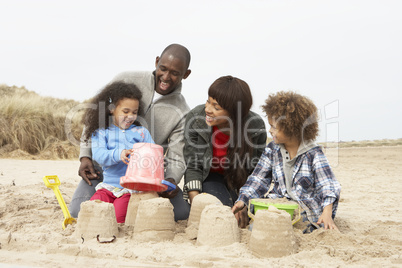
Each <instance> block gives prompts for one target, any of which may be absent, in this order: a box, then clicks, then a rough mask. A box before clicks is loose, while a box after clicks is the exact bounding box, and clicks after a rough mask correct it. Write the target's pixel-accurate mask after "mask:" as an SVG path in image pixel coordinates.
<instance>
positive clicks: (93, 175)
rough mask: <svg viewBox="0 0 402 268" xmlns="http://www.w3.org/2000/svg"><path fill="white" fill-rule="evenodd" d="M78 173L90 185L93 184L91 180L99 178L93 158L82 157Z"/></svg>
mask: <svg viewBox="0 0 402 268" xmlns="http://www.w3.org/2000/svg"><path fill="white" fill-rule="evenodd" d="M78 175H80V176H81V177H82V179H83V180H84V181H86V182H87V183H88V184H89V185H92V183H91V181H90V180H95V179H99V175H98V172H97V171H96V170H95V169H94V164H93V163H92V160H91V159H89V158H88V157H83V158H81V164H80V168H79V169H78Z"/></svg>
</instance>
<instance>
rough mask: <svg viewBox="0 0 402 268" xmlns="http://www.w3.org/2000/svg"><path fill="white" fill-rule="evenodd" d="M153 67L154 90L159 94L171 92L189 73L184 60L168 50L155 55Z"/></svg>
mask: <svg viewBox="0 0 402 268" xmlns="http://www.w3.org/2000/svg"><path fill="white" fill-rule="evenodd" d="M155 67H156V71H155V91H156V92H158V93H159V94H161V95H167V94H169V93H171V92H172V91H173V90H175V89H176V87H177V86H178V85H179V84H180V82H181V80H182V79H186V78H187V76H188V75H189V74H190V70H186V65H185V62H184V61H183V60H182V59H180V58H176V57H174V56H173V55H171V54H169V53H168V52H167V53H165V54H163V55H162V57H156V61H155Z"/></svg>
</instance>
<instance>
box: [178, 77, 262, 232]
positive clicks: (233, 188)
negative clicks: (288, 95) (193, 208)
mask: <svg viewBox="0 0 402 268" xmlns="http://www.w3.org/2000/svg"><path fill="white" fill-rule="evenodd" d="M252 103H253V99H252V96H251V92H250V88H249V86H248V85H247V83H246V82H244V81H243V80H241V79H239V78H236V77H232V76H223V77H220V78H218V79H217V80H215V82H214V83H213V84H212V85H211V86H210V88H209V90H208V100H207V102H206V104H205V105H199V106H197V107H195V108H194V109H193V110H191V111H190V112H189V113H188V115H187V117H186V127H185V130H184V139H185V146H184V158H185V159H186V164H187V170H186V172H185V175H184V197H185V198H188V199H189V201H190V204H191V202H192V201H193V198H194V197H195V196H196V195H197V194H199V193H202V192H204V193H209V194H212V195H214V196H216V197H217V198H218V199H219V200H220V201H221V202H222V203H223V204H224V205H226V206H229V207H232V206H233V205H234V201H236V199H237V195H238V191H239V189H240V188H241V187H242V186H243V184H244V183H245V181H246V179H247V177H248V175H249V174H250V173H251V172H252V171H253V169H254V167H255V165H256V164H257V163H258V159H259V158H260V156H261V154H262V152H263V150H264V148H265V145H266V139H267V132H266V130H265V124H264V121H263V120H262V118H261V117H260V116H259V115H257V114H256V113H254V112H251V111H250V108H251V105H252ZM239 214H240V215H239ZM236 216H237V219H238V222H239V225H240V226H241V227H245V226H246V225H247V223H248V217H247V208H245V209H244V210H243V211H242V213H238V214H237V215H236Z"/></svg>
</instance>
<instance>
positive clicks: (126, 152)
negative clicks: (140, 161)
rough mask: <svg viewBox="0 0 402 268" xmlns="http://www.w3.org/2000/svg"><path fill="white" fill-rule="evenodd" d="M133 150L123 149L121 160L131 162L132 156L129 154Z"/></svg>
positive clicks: (126, 162)
mask: <svg viewBox="0 0 402 268" xmlns="http://www.w3.org/2000/svg"><path fill="white" fill-rule="evenodd" d="M132 152H133V149H130V150H126V149H125V150H123V151H121V154H120V159H121V161H123V163H124V164H126V165H128V163H129V162H130V158H129V157H128V156H129V155H130V154H131V153H132Z"/></svg>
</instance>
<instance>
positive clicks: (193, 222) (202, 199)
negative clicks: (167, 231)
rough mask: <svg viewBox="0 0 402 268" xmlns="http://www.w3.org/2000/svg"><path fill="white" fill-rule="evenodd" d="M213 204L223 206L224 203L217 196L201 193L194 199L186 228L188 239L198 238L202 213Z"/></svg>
mask: <svg viewBox="0 0 402 268" xmlns="http://www.w3.org/2000/svg"><path fill="white" fill-rule="evenodd" d="M211 204H218V205H222V202H221V201H220V200H219V199H218V198H216V197H215V196H213V195H211V194H207V193H201V194H198V195H196V196H195V197H194V199H193V202H192V204H191V210H190V215H189V217H188V222H187V228H186V234H187V236H188V238H190V239H195V238H196V237H197V233H198V225H199V224H200V218H201V213H202V211H203V210H204V208H205V207H206V206H207V205H211Z"/></svg>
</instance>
